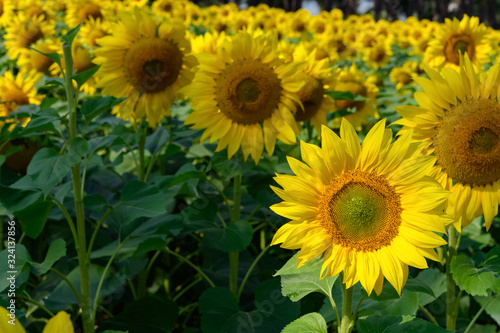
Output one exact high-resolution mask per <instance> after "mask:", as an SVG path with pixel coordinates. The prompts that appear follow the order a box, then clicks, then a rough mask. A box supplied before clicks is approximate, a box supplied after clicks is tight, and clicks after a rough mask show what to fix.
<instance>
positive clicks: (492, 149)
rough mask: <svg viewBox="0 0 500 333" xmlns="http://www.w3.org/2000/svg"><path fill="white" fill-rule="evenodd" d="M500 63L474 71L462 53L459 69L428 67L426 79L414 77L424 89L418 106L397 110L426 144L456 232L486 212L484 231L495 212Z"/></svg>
mask: <svg viewBox="0 0 500 333" xmlns="http://www.w3.org/2000/svg"><path fill="white" fill-rule="evenodd" d="M499 70H500V65H495V66H493V67H491V68H490V69H489V70H488V72H487V73H486V74H481V75H480V74H478V73H477V72H476V71H475V70H474V67H473V64H472V62H471V61H470V59H469V58H468V57H467V56H465V57H463V63H462V64H461V65H460V73H458V72H456V71H455V70H454V69H450V68H444V69H443V70H442V72H441V75H440V74H439V73H437V72H436V71H434V70H432V69H429V68H427V69H426V72H427V74H428V75H429V77H430V80H429V79H425V78H417V79H416V82H417V83H418V84H419V85H420V86H421V87H422V89H423V92H417V93H415V99H416V100H417V102H418V103H419V105H420V107H415V106H399V107H396V108H395V109H396V110H397V111H398V112H399V113H400V114H401V116H402V117H403V118H402V119H400V120H398V121H396V124H400V125H404V127H403V128H402V129H401V131H400V133H404V132H405V131H408V130H413V133H414V139H415V140H419V141H423V142H426V144H427V151H428V153H429V154H433V155H432V156H433V157H434V159H435V161H436V165H435V166H434V167H433V170H432V175H433V176H435V177H436V179H437V180H438V181H439V182H440V183H441V184H442V185H443V187H444V188H445V189H449V190H450V191H451V195H450V198H449V199H448V203H447V207H446V212H447V214H449V215H452V216H453V217H454V218H455V222H454V226H455V228H456V229H457V230H459V231H460V230H461V227H462V226H463V227H465V226H467V225H468V224H469V223H470V222H471V221H472V220H473V219H474V218H476V217H478V216H480V215H481V214H484V219H485V223H486V229H489V227H490V225H491V221H492V220H493V217H495V216H496V215H497V214H498V203H499V201H500V182H499V181H500V103H499V100H500V90H499V89H498V86H499V84H500V79H499Z"/></svg>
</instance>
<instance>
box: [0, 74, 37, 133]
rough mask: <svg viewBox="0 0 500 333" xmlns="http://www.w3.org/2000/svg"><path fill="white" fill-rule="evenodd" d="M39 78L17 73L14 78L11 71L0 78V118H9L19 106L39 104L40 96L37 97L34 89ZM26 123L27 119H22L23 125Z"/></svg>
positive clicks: (33, 75)
mask: <svg viewBox="0 0 500 333" xmlns="http://www.w3.org/2000/svg"><path fill="white" fill-rule="evenodd" d="M40 76H41V74H39V73H30V74H29V75H25V74H24V73H19V74H17V76H16V77H14V74H12V72H11V71H6V72H5V73H4V74H3V76H0V117H7V116H9V113H10V112H13V111H16V109H17V107H18V106H20V105H27V104H36V105H39V104H40V102H41V99H42V98H41V97H42V96H37V94H36V88H35V84H36V83H37V82H38V80H39V79H40ZM28 121H29V119H24V121H23V125H24V126H25V125H26V124H27V123H28Z"/></svg>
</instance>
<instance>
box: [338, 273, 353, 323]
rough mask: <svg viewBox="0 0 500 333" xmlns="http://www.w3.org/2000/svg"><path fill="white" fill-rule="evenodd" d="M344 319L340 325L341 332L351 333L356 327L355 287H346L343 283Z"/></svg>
mask: <svg viewBox="0 0 500 333" xmlns="http://www.w3.org/2000/svg"><path fill="white" fill-rule="evenodd" d="M341 286H342V320H341V322H340V326H339V333H350V332H351V331H352V329H353V328H354V320H355V318H353V316H352V293H353V289H352V287H351V288H346V285H345V284H344V283H342V285H341Z"/></svg>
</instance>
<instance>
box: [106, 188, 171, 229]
mask: <svg viewBox="0 0 500 333" xmlns="http://www.w3.org/2000/svg"><path fill="white" fill-rule="evenodd" d="M164 213H166V210H165V198H164V197H163V195H162V193H161V192H160V191H159V190H158V189H157V188H156V187H155V186H152V185H148V184H146V183H143V182H141V181H138V180H132V181H129V182H127V183H126V184H125V186H124V187H123V190H122V193H121V196H120V201H119V202H118V204H116V206H115V207H114V211H113V212H112V213H111V214H110V215H109V216H108V219H111V220H113V221H114V222H115V223H118V224H119V225H121V224H124V223H128V222H130V221H132V220H135V219H136V218H138V217H155V216H158V215H160V214H164Z"/></svg>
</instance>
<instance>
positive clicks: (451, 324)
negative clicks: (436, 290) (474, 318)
mask: <svg viewBox="0 0 500 333" xmlns="http://www.w3.org/2000/svg"><path fill="white" fill-rule="evenodd" d="M457 240H458V232H457V230H456V229H455V227H453V226H450V228H449V229H448V255H447V257H446V280H447V289H446V329H447V330H450V331H454V330H455V325H456V321H457V313H456V312H455V299H456V296H455V289H456V284H455V280H454V279H453V275H452V274H451V260H452V259H453V257H455V255H456V254H457V247H458V244H457Z"/></svg>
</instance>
